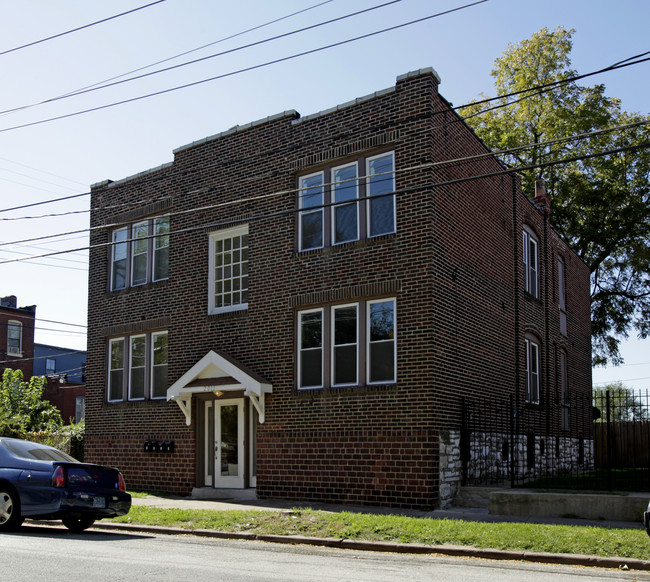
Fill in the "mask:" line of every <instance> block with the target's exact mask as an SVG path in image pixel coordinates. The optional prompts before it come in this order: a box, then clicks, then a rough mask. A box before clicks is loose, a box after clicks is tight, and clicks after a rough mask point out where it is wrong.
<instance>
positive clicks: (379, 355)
mask: <svg viewBox="0 0 650 582" xmlns="http://www.w3.org/2000/svg"><path fill="white" fill-rule="evenodd" d="M395 348H396V343H395V301H394V300H389V301H372V302H369V303H368V353H369V356H368V382H369V383H371V384H377V383H383V382H395Z"/></svg>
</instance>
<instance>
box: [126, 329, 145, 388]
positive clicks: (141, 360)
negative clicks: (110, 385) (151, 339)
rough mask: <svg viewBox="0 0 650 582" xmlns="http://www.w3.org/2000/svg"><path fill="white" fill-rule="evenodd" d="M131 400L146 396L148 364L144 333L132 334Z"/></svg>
mask: <svg viewBox="0 0 650 582" xmlns="http://www.w3.org/2000/svg"><path fill="white" fill-rule="evenodd" d="M129 339H130V349H129V357H130V374H131V377H130V379H129V400H143V399H144V396H145V393H144V391H145V382H146V380H145V372H146V365H147V341H146V340H147V338H146V336H144V335H136V336H131V338H129Z"/></svg>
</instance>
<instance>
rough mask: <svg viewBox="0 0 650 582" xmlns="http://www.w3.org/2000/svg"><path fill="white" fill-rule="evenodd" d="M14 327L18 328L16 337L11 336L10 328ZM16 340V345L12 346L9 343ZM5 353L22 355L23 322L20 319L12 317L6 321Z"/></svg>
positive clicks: (16, 355)
mask: <svg viewBox="0 0 650 582" xmlns="http://www.w3.org/2000/svg"><path fill="white" fill-rule="evenodd" d="M12 329H16V330H18V334H17V335H18V337H17V338H15V337H13V338H12V337H11V330H12ZM16 339H17V340H18V346H12V345H11V343H10V342H11V340H14V341H15V340H16ZM7 355H8V356H15V357H22V355H23V323H22V321H16V320H14V319H10V320H9V321H7Z"/></svg>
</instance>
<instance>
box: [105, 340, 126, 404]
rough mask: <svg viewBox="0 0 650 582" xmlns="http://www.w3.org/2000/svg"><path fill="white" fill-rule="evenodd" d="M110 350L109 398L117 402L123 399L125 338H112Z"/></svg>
mask: <svg viewBox="0 0 650 582" xmlns="http://www.w3.org/2000/svg"><path fill="white" fill-rule="evenodd" d="M109 350H110V354H109V359H108V365H109V369H108V400H109V401H111V402H115V401H118V400H122V399H123V392H122V389H123V386H124V338H119V339H114V340H111V342H110V348H109Z"/></svg>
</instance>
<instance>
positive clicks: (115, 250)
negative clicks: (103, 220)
mask: <svg viewBox="0 0 650 582" xmlns="http://www.w3.org/2000/svg"><path fill="white" fill-rule="evenodd" d="M128 238H129V229H128V228H120V229H119V230H115V231H113V245H112V247H111V248H112V257H111V289H112V290H113V291H115V290H117V289H124V288H125V287H126V267H127V257H128V248H129V246H128V242H127V240H128Z"/></svg>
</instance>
